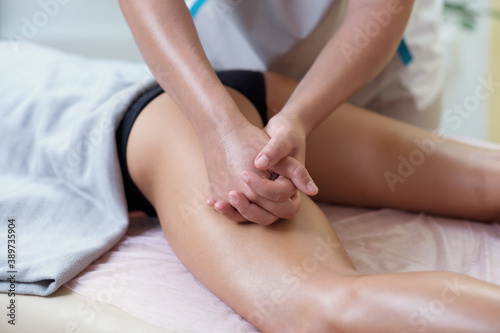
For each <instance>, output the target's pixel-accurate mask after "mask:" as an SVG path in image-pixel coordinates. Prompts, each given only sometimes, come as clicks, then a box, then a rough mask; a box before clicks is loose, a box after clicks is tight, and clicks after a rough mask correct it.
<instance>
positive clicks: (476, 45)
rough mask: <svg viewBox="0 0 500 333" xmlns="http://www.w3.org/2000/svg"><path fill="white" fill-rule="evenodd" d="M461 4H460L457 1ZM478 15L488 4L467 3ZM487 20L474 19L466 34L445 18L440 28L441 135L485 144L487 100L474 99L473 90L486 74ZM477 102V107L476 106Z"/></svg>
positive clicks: (483, 0)
mask: <svg viewBox="0 0 500 333" xmlns="http://www.w3.org/2000/svg"><path fill="white" fill-rule="evenodd" d="M457 2H462V3H463V1H457ZM470 5H471V6H472V8H475V9H477V10H479V11H481V10H484V8H487V7H488V6H489V1H488V0H476V1H471V2H470ZM490 25H491V21H490V19H489V18H485V17H482V18H480V19H478V21H477V24H476V26H475V29H474V30H467V29H465V28H463V27H462V26H461V25H460V22H459V21H458V20H457V19H456V18H455V17H449V16H448V17H446V16H445V20H444V21H443V23H442V26H441V35H442V39H443V53H444V64H445V68H446V83H445V84H446V85H445V92H444V96H443V117H442V121H441V129H442V131H443V133H445V134H449V135H454V136H465V137H472V138H476V139H482V140H485V139H487V137H488V123H487V121H488V114H489V107H488V102H489V101H488V99H484V98H478V97H477V96H476V88H477V87H478V85H481V79H480V78H484V79H487V78H488V76H489V75H491V71H490V66H489V64H490V62H489V56H490ZM476 102H477V103H476Z"/></svg>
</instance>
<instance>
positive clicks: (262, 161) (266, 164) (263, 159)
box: [257, 155, 269, 168]
mask: <svg viewBox="0 0 500 333" xmlns="http://www.w3.org/2000/svg"><path fill="white" fill-rule="evenodd" d="M257 164H258V165H259V166H260V167H262V168H267V167H269V159H268V158H267V156H266V155H262V156H261V157H259V159H258V160H257Z"/></svg>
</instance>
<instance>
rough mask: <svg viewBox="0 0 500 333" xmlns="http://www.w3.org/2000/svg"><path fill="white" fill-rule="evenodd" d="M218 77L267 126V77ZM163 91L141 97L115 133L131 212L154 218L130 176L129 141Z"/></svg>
mask: <svg viewBox="0 0 500 333" xmlns="http://www.w3.org/2000/svg"><path fill="white" fill-rule="evenodd" d="M217 76H218V77H219V79H220V81H221V82H222V84H224V85H225V86H228V87H231V88H233V89H235V90H237V91H239V92H240V93H241V94H243V95H244V96H246V97H247V98H248V99H249V100H250V102H252V104H253V105H254V106H255V108H256V109H257V111H258V112H259V114H260V116H261V118H262V121H263V123H264V125H265V124H267V120H268V119H267V105H266V87H265V82H264V75H263V74H262V73H261V72H254V71H245V70H232V71H220V72H217ZM163 92H164V91H163V89H162V88H161V87H160V86H159V85H158V84H156V85H154V86H152V87H151V88H150V89H148V90H147V91H146V92H144V93H143V94H142V95H140V96H139V97H138V98H137V99H136V100H135V101H134V102H132V104H131V105H130V107H129V108H128V110H127V111H126V112H125V115H124V117H123V119H122V120H121V122H120V125H119V126H118V128H117V130H116V133H115V137H116V145H117V150H118V160H119V163H120V168H121V171H122V178H123V186H124V189H125V197H126V200H127V206H128V211H129V212H132V211H143V212H145V213H146V214H147V215H149V216H152V217H156V216H157V214H156V210H155V209H154V207H153V205H151V203H150V202H149V201H148V200H147V199H146V197H145V196H144V195H143V194H142V192H141V191H140V190H139V188H138V187H137V186H136V185H135V183H134V182H133V180H132V178H131V177H130V174H129V171H128V167H127V142H128V138H129V135H130V131H131V130H132V126H133V125H134V122H135V120H136V119H137V117H138V116H139V114H140V113H141V111H142V110H143V109H144V108H145V107H146V105H148V104H149V103H150V102H151V101H152V100H153V99H155V98H156V97H158V96H159V95H160V94H162V93H163Z"/></svg>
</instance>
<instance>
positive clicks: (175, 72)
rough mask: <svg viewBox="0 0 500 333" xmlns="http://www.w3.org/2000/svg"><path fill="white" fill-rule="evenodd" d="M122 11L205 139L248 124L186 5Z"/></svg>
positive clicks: (151, 1)
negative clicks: (209, 56)
mask: <svg viewBox="0 0 500 333" xmlns="http://www.w3.org/2000/svg"><path fill="white" fill-rule="evenodd" d="M120 6H121V8H122V11H123V13H124V15H125V18H126V20H127V23H128V24H129V26H130V29H131V30H132V33H133V35H134V38H135V40H136V42H137V44H138V45H139V48H140V50H141V53H142V55H143V57H144V59H145V61H146V63H147V64H148V66H149V68H150V69H151V71H152V73H153V75H154V76H155V78H156V80H157V81H158V83H159V84H160V85H161V86H162V88H163V89H164V90H165V91H166V92H167V93H168V95H169V96H170V97H171V98H172V99H173V100H174V101H175V103H176V104H177V105H178V106H179V108H180V109H181V110H183V112H184V113H185V114H186V116H187V117H188V118H189V120H190V121H191V123H192V124H193V126H194V127H195V129H196V131H197V133H198V134H199V135H201V136H202V137H204V138H207V137H210V136H211V135H213V134H215V135H217V133H220V132H222V134H223V133H224V132H225V131H230V130H232V129H233V128H234V127H235V124H239V123H242V122H244V121H245V120H244V117H243V116H242V115H241V113H240V112H238V109H237V107H236V105H235V103H234V102H233V100H232V98H231V97H230V96H229V94H228V92H227V91H226V89H224V87H223V85H222V84H221V83H220V81H219V80H218V78H217V76H216V75H215V72H214V71H213V69H212V66H211V65H210V63H209V61H208V59H207V57H206V55H205V52H204V51H203V48H202V46H201V42H200V40H199V38H198V35H197V32H196V28H195V26H194V23H193V20H192V19H191V16H190V13H189V10H188V8H187V7H186V5H185V3H184V1H183V0H167V1H165V0H148V1H137V0H120ZM202 141H203V142H207V140H202Z"/></svg>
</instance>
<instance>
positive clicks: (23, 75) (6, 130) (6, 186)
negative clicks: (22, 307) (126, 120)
mask: <svg viewBox="0 0 500 333" xmlns="http://www.w3.org/2000/svg"><path fill="white" fill-rule="evenodd" d="M152 82H153V79H152V76H151V74H150V73H149V71H148V70H147V67H146V66H145V65H144V64H135V63H127V62H121V61H110V60H96V59H94V60H91V59H85V58H82V57H79V56H75V55H68V54H65V53H62V52H59V51H54V50H51V49H48V48H44V47H41V46H37V45H34V44H22V45H18V44H11V43H8V42H5V41H4V42H0V96H1V97H0V245H1V246H0V292H8V291H9V289H10V288H11V283H10V282H11V281H9V279H10V278H11V277H12V275H14V277H15V280H16V284H15V292H16V293H20V294H35V295H48V294H50V293H52V292H54V291H55V290H57V288H58V287H60V286H61V285H63V284H64V283H66V282H67V281H69V280H70V279H71V278H73V277H75V276H76V275H77V274H78V273H79V272H81V271H82V270H83V269H85V268H86V267H87V266H88V265H89V264H90V263H91V262H92V261H94V260H95V259H97V258H98V257H99V256H101V255H102V254H103V253H105V252H106V251H108V250H109V249H110V248H111V247H113V245H114V244H116V243H117V242H118V241H119V240H120V238H121V237H122V236H123V235H124V233H125V231H126V229H127V226H128V219H127V209H126V202H125V199H124V194H123V185H122V180H121V172H120V168H119V165H118V158H117V153H116V144H115V135H114V132H115V129H116V127H117V126H118V124H119V122H120V120H121V118H122V116H123V114H124V111H125V110H126V109H127V107H128V106H129V105H130V103H131V101H133V99H134V98H136V97H137V95H138V94H140V93H141V92H142V91H144V89H146V88H147V87H148V86H149V85H150V84H151V83H152ZM8 219H15V244H14V243H13V242H11V243H10V244H11V245H14V246H15V259H14V260H15V263H13V266H10V264H12V262H10V263H9V262H8V251H7V241H8V238H7V237H8V236H9V235H11V234H8ZM11 229H12V224H11ZM11 239H12V238H11ZM11 249H13V247H12V246H11ZM12 256H13V253H11V257H12ZM11 259H12V258H11ZM11 271H14V272H15V273H11Z"/></svg>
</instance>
